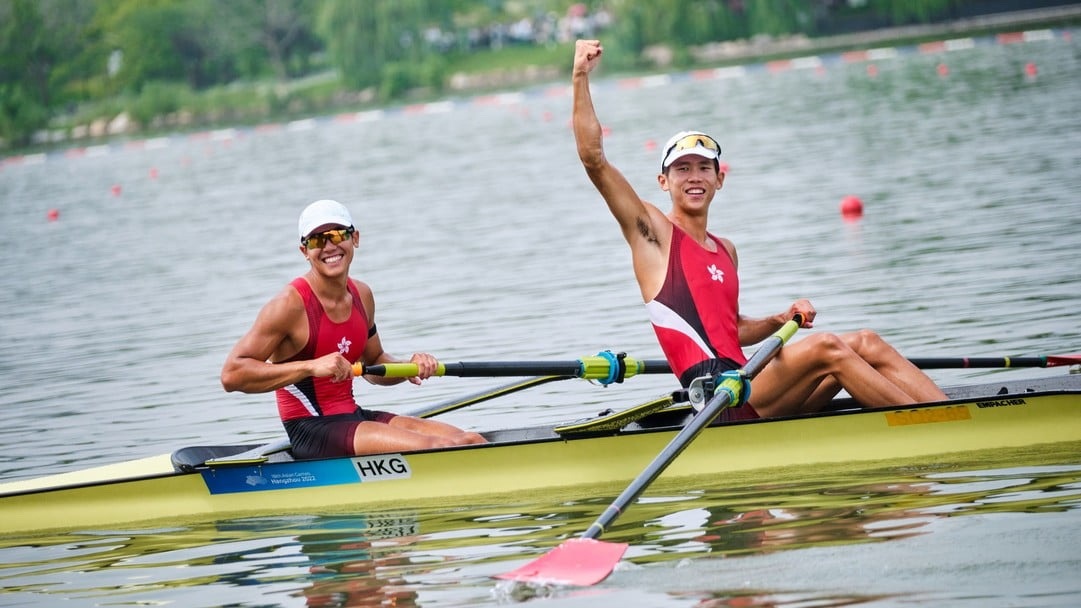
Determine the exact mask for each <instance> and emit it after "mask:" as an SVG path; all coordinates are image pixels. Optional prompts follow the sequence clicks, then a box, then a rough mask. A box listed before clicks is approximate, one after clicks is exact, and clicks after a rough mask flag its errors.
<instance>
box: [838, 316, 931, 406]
mask: <svg viewBox="0 0 1081 608" xmlns="http://www.w3.org/2000/svg"><path fill="white" fill-rule="evenodd" d="M841 339H843V340H844V341H845V344H847V345H848V346H849V348H851V349H852V350H854V351H856V353H857V354H858V355H859V356H860V357H861V358H862V359H863V360H864V361H866V362H867V363H869V364H870V365H871V367H873V368H875V369H876V370H877V371H878V373H880V374H882V375H883V376H885V377H886V378H887V379H889V381H890V382H892V383H893V384H895V385H897V386H898V387H900V388H901V389H902V390H904V391H905V392H906V393H907V394H908V396H909V397H911V398H912V399H913V400H914V401H920V402H923V401H944V400H946V399H948V398H949V397H947V396H946V393H943V392H942V389H940V388H939V387H938V385H936V384H935V383H934V381H933V380H931V378H930V377H929V376H928V375H927V374H925V373H923V370H921V369H920V368H918V367H916V366H915V365H913V364H912V362H911V361H909V360H908V359H906V358H905V357H904V356H902V355H901V353H899V352H897V350H896V349H894V348H893V347H892V346H890V344H889V343H887V342H886V341H885V340H883V339H882V337H881V336H879V335H878V334H876V333H875V332H873V331H871V330H868V329H864V330H860V331H857V332H852V333H849V334H844V335H843V336H841Z"/></svg>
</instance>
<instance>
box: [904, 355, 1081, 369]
mask: <svg viewBox="0 0 1081 608" xmlns="http://www.w3.org/2000/svg"><path fill="white" fill-rule="evenodd" d="M1066 358H1067V357H1054V356H1051V357H912V358H910V359H909V361H911V362H912V363H913V364H914V365H915V366H916V367H918V368H920V369H959V368H967V367H971V368H1000V367H1054V366H1055V365H1069V364H1070V362H1069V361H1066V362H1061V361H1058V359H1066ZM1074 363H1081V359H1078V360H1077V361H1074Z"/></svg>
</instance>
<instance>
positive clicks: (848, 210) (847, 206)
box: [841, 194, 863, 221]
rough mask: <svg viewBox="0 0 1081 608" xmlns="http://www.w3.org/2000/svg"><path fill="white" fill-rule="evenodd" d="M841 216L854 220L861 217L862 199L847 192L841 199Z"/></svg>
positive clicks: (847, 219)
mask: <svg viewBox="0 0 1081 608" xmlns="http://www.w3.org/2000/svg"><path fill="white" fill-rule="evenodd" d="M841 217H843V218H844V219H845V220H846V221H854V220H858V219H859V218H861V217H863V201H861V200H860V199H859V197H858V196H854V195H851V194H849V195H848V196H846V197H844V198H842V199H841Z"/></svg>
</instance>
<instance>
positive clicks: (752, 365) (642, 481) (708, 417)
mask: <svg viewBox="0 0 1081 608" xmlns="http://www.w3.org/2000/svg"><path fill="white" fill-rule="evenodd" d="M802 324H803V316H802V315H796V316H795V318H793V319H792V320H791V321H788V322H787V323H785V324H784V325H782V326H781V328H780V329H778V330H777V332H776V333H774V334H773V335H772V336H770V337H769V338H767V339H766V342H765V343H764V344H763V345H762V346H760V347H759V348H758V351H757V352H756V353H755V354H754V355H752V356H751V358H750V359H749V360H748V361H747V364H746V365H744V366H743V370H742V375H743V376H745V377H747V378H754V377H755V376H756V375H758V372H760V371H762V368H764V367H765V366H766V364H767V363H769V361H770V359H772V358H773V357H775V356H776V355H777V353H778V352H780V350H781V347H782V346H784V345H785V343H786V342H788V340H789V339H791V338H792V336H793V335H795V333H796V330H797V329H799V326H800V325H802ZM742 388H743V383H742V382H741V381H740V380H739V379H737V378H733V377H729V378H726V379H725V380H723V381H722V382H721V383H720V384H719V385H718V386H717V390H716V392H715V393H714V396H713V398H712V399H710V400H709V401H708V402H707V403H706V405H705V406H704V407H703V408H702V411H701V412H699V413H698V414H697V415H695V416H694V417H693V418H692V419H691V421H690V422H688V423H687V426H685V427H683V430H681V431H680V432H679V434H677V435H676V436H675V437H674V438H673V439H672V441H670V442H669V443H668V445H667V446H665V448H664V450H662V451H661V453H660V454H658V455H657V457H656V458H654V459H653V462H651V463H649V466H648V467H646V469H645V470H644V471H642V472H641V473H640V474H639V475H638V477H637V478H636V479H635V480H634V481H633V482H631V485H629V486H627V489H626V490H623V493H622V494H620V495H619V496H618V497H617V498H616V499H615V500H614V501H612V504H611V505H609V506H608V508H607V509H605V510H604V513H602V514H601V516H600V517H598V518H597V520H596V521H595V522H593V525H591V526H590V527H589V529H587V530H586V531H585V532H583V533H582V535H581V537H582V538H597V537H598V536H600V535H601V533H603V532H604V529H605V528H606V527H608V525H609V524H611V523H612V522H613V521H615V519H616V518H617V517H619V515H620V513H622V512H623V510H624V509H626V508H627V506H629V505H630V504H631V503H633V502H634V501H635V500H636V499H637V498H638V496H640V495H641V494H642V492H643V491H645V489H646V488H647V487H648V486H649V484H651V483H653V480H655V479H657V477H658V476H659V475H660V474H661V473H662V472H663V471H664V470H665V469H666V468H668V465H669V464H671V463H672V461H673V460H675V459H676V457H677V456H679V455H680V454H681V453H682V452H683V450H684V449H686V448H687V446H688V445H690V444H691V442H692V441H694V438H695V437H697V436H698V434H699V433H701V432H702V429H704V428H706V426H708V425H709V424H710V423H711V422H713V420H714V419H715V418H716V417H717V415H718V414H720V413H721V410H723V409H724V408H726V407H728V406H729V405H730V404H732V401H733V399H735V400H736V401H737V402H738V400H739V399H740V396H741V395H740V393H741V391H742Z"/></svg>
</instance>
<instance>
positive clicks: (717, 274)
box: [708, 264, 724, 283]
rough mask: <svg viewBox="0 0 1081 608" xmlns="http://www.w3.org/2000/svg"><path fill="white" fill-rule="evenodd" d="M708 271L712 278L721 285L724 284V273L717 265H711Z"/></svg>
mask: <svg viewBox="0 0 1081 608" xmlns="http://www.w3.org/2000/svg"><path fill="white" fill-rule="evenodd" d="M708 270H709V274H710V278H712V279H713V280H714V281H717V282H719V283H724V271H723V270H721V269H720V268H717V265H716V264H710V265H709V269H708Z"/></svg>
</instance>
